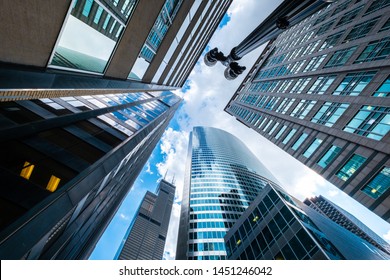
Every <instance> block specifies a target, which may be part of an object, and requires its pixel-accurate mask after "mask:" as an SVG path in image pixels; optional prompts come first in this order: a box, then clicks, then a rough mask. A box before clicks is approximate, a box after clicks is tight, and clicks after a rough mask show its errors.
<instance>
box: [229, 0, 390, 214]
mask: <svg viewBox="0 0 390 280" xmlns="http://www.w3.org/2000/svg"><path fill="white" fill-rule="evenodd" d="M389 14H390V2H389V1H371V0H369V1H368V0H362V1H337V2H334V3H332V4H330V5H328V6H327V7H326V8H324V9H323V10H321V11H319V12H318V13H316V14H314V15H313V16H311V17H309V18H307V19H305V20H304V21H302V22H301V23H299V24H297V25H295V26H293V27H291V28H290V29H288V30H287V31H285V32H284V33H282V34H281V35H280V36H278V37H277V38H276V39H274V40H272V41H270V42H269V43H268V45H267V47H266V48H265V49H264V51H263V53H262V54H261V55H260V57H259V59H258V60H257V62H256V64H255V66H254V67H253V68H252V69H251V70H250V72H249V74H248V76H247V77H246V78H245V79H244V81H243V83H242V84H241V85H240V87H239V88H238V90H237V92H236V93H235V94H234V96H233V97H232V99H231V100H230V102H229V104H228V105H227V106H226V108H225V111H226V112H228V113H229V114H231V115H233V116H235V117H236V118H237V119H238V120H239V121H241V122H243V123H245V124H246V125H248V126H249V127H251V128H252V129H254V130H256V131H257V132H258V133H259V134H261V135H262V136H264V137H265V138H267V139H268V140H269V141H271V142H273V143H274V144H276V145H278V146H279V147H280V148H281V149H283V150H285V151H286V152H287V153H289V154H290V155H292V156H293V157H295V158H296V159H298V160H299V161H301V162H302V163H304V164H305V165H307V166H308V167H310V168H312V169H313V170H315V171H316V172H317V173H319V174H321V175H322V176H323V177H324V178H326V179H327V180H329V181H330V182H331V183H333V184H334V185H336V186H337V187H339V188H340V189H341V190H343V191H344V192H346V193H347V194H349V195H350V196H351V197H353V198H354V199H356V200H357V201H359V202H360V203H362V204H363V205H365V206H366V207H367V208H369V209H370V210H372V211H373V212H375V213H376V214H378V215H379V216H380V217H382V218H383V219H384V220H386V221H390V189H389V184H388V180H389V176H388V174H389V173H388V168H389V166H390V157H389V153H390V150H389V147H390V145H389V144H390V134H389V133H388V132H389V130H390V123H389V120H390V113H389V108H390V101H389V99H388V98H387V96H388V95H389V92H390V87H389V77H390V70H389V69H390V68H389V66H390V60H389V54H390V44H389V40H390V37H389V34H388V32H386V30H388V22H389Z"/></svg>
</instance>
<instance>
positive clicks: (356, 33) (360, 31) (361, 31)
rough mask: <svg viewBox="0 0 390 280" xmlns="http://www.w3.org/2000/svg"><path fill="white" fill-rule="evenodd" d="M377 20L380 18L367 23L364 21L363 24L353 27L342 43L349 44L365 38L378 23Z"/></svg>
mask: <svg viewBox="0 0 390 280" xmlns="http://www.w3.org/2000/svg"><path fill="white" fill-rule="evenodd" d="M379 18H380V17H376V18H373V19H370V20H367V21H365V22H363V23H360V24H358V25H355V26H354V27H353V28H352V30H351V32H349V34H348V35H347V37H345V39H344V41H343V43H346V42H349V41H353V40H356V39H359V38H363V37H365V36H366V35H367V34H368V33H370V31H371V30H372V28H373V27H374V26H375V24H376V23H377V22H378V19H379Z"/></svg>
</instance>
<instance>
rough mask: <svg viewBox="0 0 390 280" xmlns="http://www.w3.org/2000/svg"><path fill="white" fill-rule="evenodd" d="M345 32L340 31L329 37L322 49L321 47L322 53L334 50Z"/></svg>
mask: <svg viewBox="0 0 390 280" xmlns="http://www.w3.org/2000/svg"><path fill="white" fill-rule="evenodd" d="M344 31H345V30H343V31H340V32H337V33H335V34H333V35H329V36H328V37H327V38H326V39H325V40H324V42H323V43H322V45H321V47H320V51H322V50H324V49H330V48H333V47H334V46H335V45H336V44H337V42H338V41H339V39H340V37H341V36H342V35H343V34H344Z"/></svg>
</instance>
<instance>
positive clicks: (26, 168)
mask: <svg viewBox="0 0 390 280" xmlns="http://www.w3.org/2000/svg"><path fill="white" fill-rule="evenodd" d="M34 167H35V165H34V164H31V163H29V162H28V161H26V162H24V164H23V168H22V170H21V171H20V177H23V178H25V179H27V180H29V179H30V177H31V174H32V172H33V170H34Z"/></svg>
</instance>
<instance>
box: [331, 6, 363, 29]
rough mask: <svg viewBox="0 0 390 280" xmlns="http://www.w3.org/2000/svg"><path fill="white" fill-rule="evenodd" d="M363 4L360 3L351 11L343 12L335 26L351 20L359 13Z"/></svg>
mask: <svg viewBox="0 0 390 280" xmlns="http://www.w3.org/2000/svg"><path fill="white" fill-rule="evenodd" d="M363 7H364V5H360V6H359V7H357V8H355V9H353V10H352V11H350V12H348V13H345V14H344V15H343V16H342V17H341V19H340V20H339V22H338V23H337V24H336V26H341V25H344V24H347V23H350V22H352V21H353V19H354V18H355V17H356V16H357V15H358V14H359V12H360V11H361V10H362V8H363Z"/></svg>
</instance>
